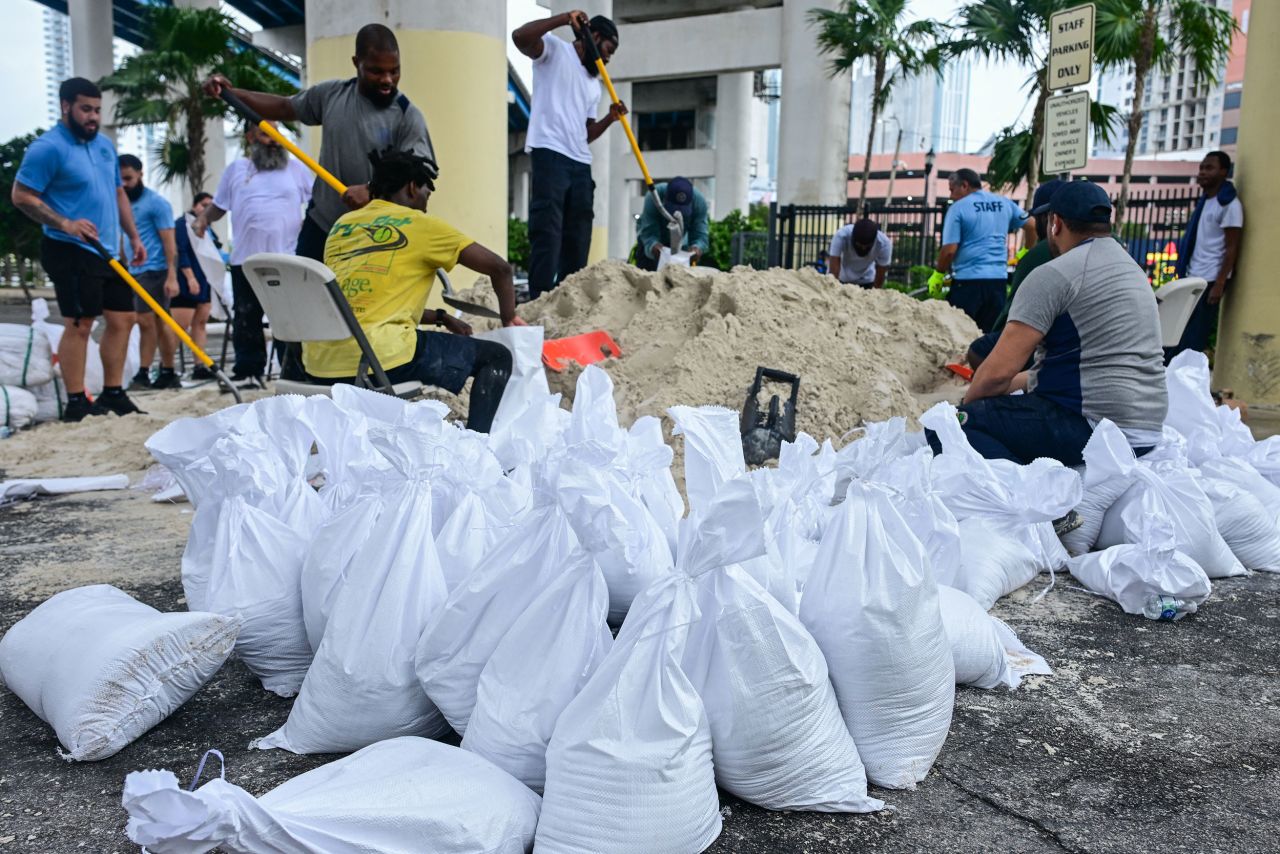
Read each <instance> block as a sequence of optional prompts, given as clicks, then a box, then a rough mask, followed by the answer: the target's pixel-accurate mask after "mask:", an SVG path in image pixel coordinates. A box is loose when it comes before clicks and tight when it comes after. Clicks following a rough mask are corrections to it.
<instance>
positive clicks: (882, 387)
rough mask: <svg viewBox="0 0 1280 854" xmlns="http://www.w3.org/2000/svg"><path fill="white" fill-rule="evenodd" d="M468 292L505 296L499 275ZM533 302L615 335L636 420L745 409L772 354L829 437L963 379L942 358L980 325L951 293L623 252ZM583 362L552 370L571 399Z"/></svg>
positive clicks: (620, 396) (624, 395)
mask: <svg viewBox="0 0 1280 854" xmlns="http://www.w3.org/2000/svg"><path fill="white" fill-rule="evenodd" d="M486 291H487V294H486ZM467 297H468V298H470V299H475V300H476V301H481V300H483V299H485V298H486V297H487V299H488V300H489V302H490V304H493V303H492V291H491V290H490V289H489V288H488V285H487V283H478V284H477V286H476V287H475V288H474V289H473V290H472V292H471V293H469V294H468V295H467ZM520 315H521V317H523V318H524V319H525V320H526V321H528V322H529V323H530V324H541V325H543V326H545V327H546V331H547V337H548V338H561V337H565V336H569V335H576V334H579V333H582V332H589V331H591V330H595V329H603V330H606V331H607V332H609V333H610V334H611V335H612V336H613V338H614V340H615V341H617V342H618V345H619V346H620V347H621V348H622V353H623V356H622V358H621V359H609V360H606V361H604V362H602V363H601V365H602V366H603V367H604V368H605V369H606V370H607V371H608V372H609V374H610V376H611V377H612V378H613V381H614V383H615V387H616V397H617V400H618V409H619V416H620V418H621V420H622V423H623V424H629V423H631V421H632V420H634V419H635V418H637V417H639V416H641V415H661V414H662V413H663V411H664V410H665V409H666V408H667V407H669V406H672V405H675V404H689V405H699V404H719V405H721V406H727V407H730V408H732V409H735V410H737V409H741V407H742V404H743V402H744V400H745V399H746V393H747V388H748V386H749V385H750V384H751V381H752V380H753V379H754V378H755V371H756V367H757V366H764V367H768V368H776V369H779V370H782V371H787V372H789V373H793V374H798V375H799V376H800V398H799V403H798V405H797V427H798V428H799V429H801V430H804V431H806V432H808V433H810V434H811V435H813V436H815V437H818V438H819V439H823V438H832V439H838V438H839V437H840V436H842V435H843V434H845V433H846V432H847V431H849V430H850V429H852V428H854V427H857V426H858V425H860V424H861V423H862V422H863V421H864V420H880V419H884V418H888V417H890V416H894V415H905V416H908V417H912V418H914V416H916V415H918V414H919V413H921V412H923V411H924V410H925V409H926V408H927V405H928V403H929V402H930V401H931V400H932V399H933V398H935V397H937V396H944V395H946V394H948V393H950V394H951V395H952V396H954V389H960V388H961V387H960V386H958V385H954V384H952V383H950V382H949V375H948V373H947V372H946V371H945V369H944V368H943V365H944V364H946V363H947V362H950V361H955V360H957V359H958V358H959V357H960V356H962V355H963V353H964V352H965V350H966V349H967V348H968V345H969V343H970V342H971V341H972V340H973V339H974V338H976V337H977V336H978V334H979V332H978V329H977V327H976V326H974V324H973V322H972V321H971V320H970V319H969V318H968V317H967V316H966V315H965V314H964V313H962V312H960V311H958V310H956V309H953V308H951V307H950V306H949V305H947V304H946V303H944V302H941V301H938V300H929V301H923V302H922V301H920V300H915V299H912V298H910V297H908V296H906V295H904V294H901V293H898V292H896V291H887V290H863V289H862V288H858V287H852V286H848V285H840V284H838V283H837V282H836V280H835V279H833V278H831V277H830V276H825V275H821V274H819V273H817V272H816V271H814V270H809V269H805V270H783V269H774V270H766V271H757V270H751V269H749V268H745V267H739V268H737V269H735V270H733V271H732V272H729V273H719V274H715V273H711V272H709V271H701V272H698V271H692V272H691V271H689V270H688V269H685V268H681V267H668V268H666V269H665V270H663V271H662V272H661V273H646V272H643V271H641V270H639V269H637V268H635V267H631V266H627V265H625V264H622V263H619V262H616V261H605V262H602V263H599V264H596V265H594V266H592V267H589V268H587V269H585V270H582V271H581V272H579V273H576V274H575V275H573V276H570V277H569V278H568V279H566V280H565V281H564V283H563V284H562V285H561V286H560V287H559V288H557V289H556V290H555V291H552V292H551V293H550V294H548V295H546V296H544V297H542V298H541V299H538V300H536V301H534V302H532V303H529V304H527V305H525V306H522V307H521V309H520ZM579 372H580V371H579V370H578V369H576V367H575V368H571V369H569V370H567V371H565V372H563V373H559V374H556V373H553V372H550V371H549V372H548V376H549V379H550V382H551V387H552V390H553V391H559V392H562V393H564V395H565V397H566V399H569V400H572V398H573V391H574V383H575V381H576V379H577V375H578V373H579ZM939 389H945V391H944V392H943V395H939V394H938V392H939ZM773 393H781V389H780V388H777V387H775V390H774V392H773ZM762 403H767V397H765V399H764V400H763V401H762Z"/></svg>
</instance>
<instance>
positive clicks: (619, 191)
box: [592, 80, 657, 258]
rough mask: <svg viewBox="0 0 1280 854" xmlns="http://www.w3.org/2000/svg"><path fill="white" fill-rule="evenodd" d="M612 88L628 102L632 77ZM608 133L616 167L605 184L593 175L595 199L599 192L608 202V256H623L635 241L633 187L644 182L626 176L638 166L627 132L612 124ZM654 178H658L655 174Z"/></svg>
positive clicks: (597, 197) (634, 196) (610, 150)
mask: <svg viewBox="0 0 1280 854" xmlns="http://www.w3.org/2000/svg"><path fill="white" fill-rule="evenodd" d="M614 88H616V89H617V90H618V97H619V98H621V99H622V103H624V104H627V105H628V106H630V104H631V101H632V87H631V81H629V80H625V81H617V82H615V83H614ZM615 131H616V133H615ZM607 136H608V137H609V156H610V158H611V159H612V160H613V162H614V163H616V164H617V168H615V169H612V170H610V171H611V176H610V181H609V183H608V184H602V183H601V182H600V179H599V178H597V179H596V201H597V203H599V201H600V196H601V195H603V196H605V197H606V198H605V201H606V203H607V205H608V210H609V216H608V223H609V242H608V251H609V257H610V258H626V257H627V256H628V255H629V254H631V247H632V246H634V245H635V242H636V226H635V217H634V215H633V214H632V212H631V206H632V202H633V200H634V199H635V198H636V187H637V186H643V184H644V182H643V180H640V181H632V180H628V177H629V176H630V175H636V176H638V175H639V174H640V169H639V167H633V164H634V163H635V155H634V154H632V153H631V144H630V143H629V142H627V135H626V133H625V132H624V131H623V130H622V128H620V127H615V128H611V129H610V130H609V133H608V134H607ZM655 180H657V179H656V176H655ZM592 248H593V249H594V248H595V247H594V246H593V247H592Z"/></svg>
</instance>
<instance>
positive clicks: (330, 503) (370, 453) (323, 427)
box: [299, 394, 390, 512]
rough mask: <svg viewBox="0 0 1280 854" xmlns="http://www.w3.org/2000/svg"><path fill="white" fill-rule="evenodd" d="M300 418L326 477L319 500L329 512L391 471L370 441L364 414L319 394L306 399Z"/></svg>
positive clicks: (317, 461)
mask: <svg viewBox="0 0 1280 854" xmlns="http://www.w3.org/2000/svg"><path fill="white" fill-rule="evenodd" d="M299 416H300V419H301V420H302V421H303V422H304V423H305V424H306V426H307V428H308V432H310V434H311V435H312V437H314V440H315V445H316V449H317V451H318V454H317V456H318V459H317V460H316V461H315V462H316V463H318V467H319V469H320V471H321V472H323V474H324V483H323V485H322V486H321V487H320V490H319V493H320V498H321V499H322V500H323V501H324V503H325V505H326V506H327V507H328V508H329V511H330V512H334V511H336V510H338V509H339V508H342V507H346V506H347V505H348V504H350V503H351V501H353V500H354V499H355V497H356V495H357V494H358V493H359V492H360V489H361V487H362V486H363V485H364V484H365V483H367V482H368V481H369V480H371V479H373V478H376V477H380V476H382V475H384V474H386V473H387V472H388V471H389V470H390V464H388V463H387V461H386V458H384V457H383V456H382V455H381V454H379V453H378V452H377V451H376V450H375V449H374V447H373V445H372V443H370V441H369V421H368V419H367V418H365V417H364V415H363V414H362V413H360V412H357V411H350V412H349V411H347V410H344V409H342V408H341V407H339V406H338V404H337V403H335V402H334V401H333V399H332V398H330V397H328V396H327V395H323V394H317V395H312V396H311V397H308V398H306V400H305V401H304V404H303V407H302V409H301V411H300V413H299Z"/></svg>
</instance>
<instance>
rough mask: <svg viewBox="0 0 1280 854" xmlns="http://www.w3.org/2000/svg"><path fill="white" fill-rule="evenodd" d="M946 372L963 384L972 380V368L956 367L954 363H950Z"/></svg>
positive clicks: (965, 366) (966, 366)
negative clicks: (956, 377)
mask: <svg viewBox="0 0 1280 854" xmlns="http://www.w3.org/2000/svg"><path fill="white" fill-rule="evenodd" d="M947 370H948V371H950V372H951V373H953V374H955V375H956V376H958V377H959V378H960V379H962V380H964V381H965V382H969V381H970V380H972V379H973V368H971V367H969V366H968V365H958V364H956V363H955V362H952V363H951V364H949V365H947Z"/></svg>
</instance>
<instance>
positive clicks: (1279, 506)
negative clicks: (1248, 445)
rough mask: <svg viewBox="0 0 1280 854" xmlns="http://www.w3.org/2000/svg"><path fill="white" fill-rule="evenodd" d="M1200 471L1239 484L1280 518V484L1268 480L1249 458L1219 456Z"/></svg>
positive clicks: (1203, 465)
mask: <svg viewBox="0 0 1280 854" xmlns="http://www.w3.org/2000/svg"><path fill="white" fill-rule="evenodd" d="M1200 473H1201V474H1202V475H1204V476H1205V477H1208V478H1213V479H1214V480H1221V481H1225V482H1227V483H1230V484H1231V485H1232V486H1237V487H1239V488H1240V489H1243V490H1245V491H1246V492H1248V493H1249V494H1251V495H1252V496H1253V497H1254V498H1256V499H1258V501H1259V502H1260V503H1261V504H1262V506H1263V507H1266V508H1268V509H1269V510H1270V511H1271V513H1272V514H1273V515H1274V516H1275V517H1276V518H1277V519H1280V486H1277V485H1276V484H1274V483H1272V482H1271V481H1269V480H1267V479H1266V478H1265V477H1263V476H1262V475H1261V474H1259V473H1258V470H1257V469H1256V468H1254V467H1253V465H1251V464H1250V463H1249V462H1248V461H1247V460H1244V459H1241V458H1239V457H1218V458H1217V459H1213V460H1207V461H1205V462H1204V463H1203V464H1201V466H1200Z"/></svg>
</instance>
